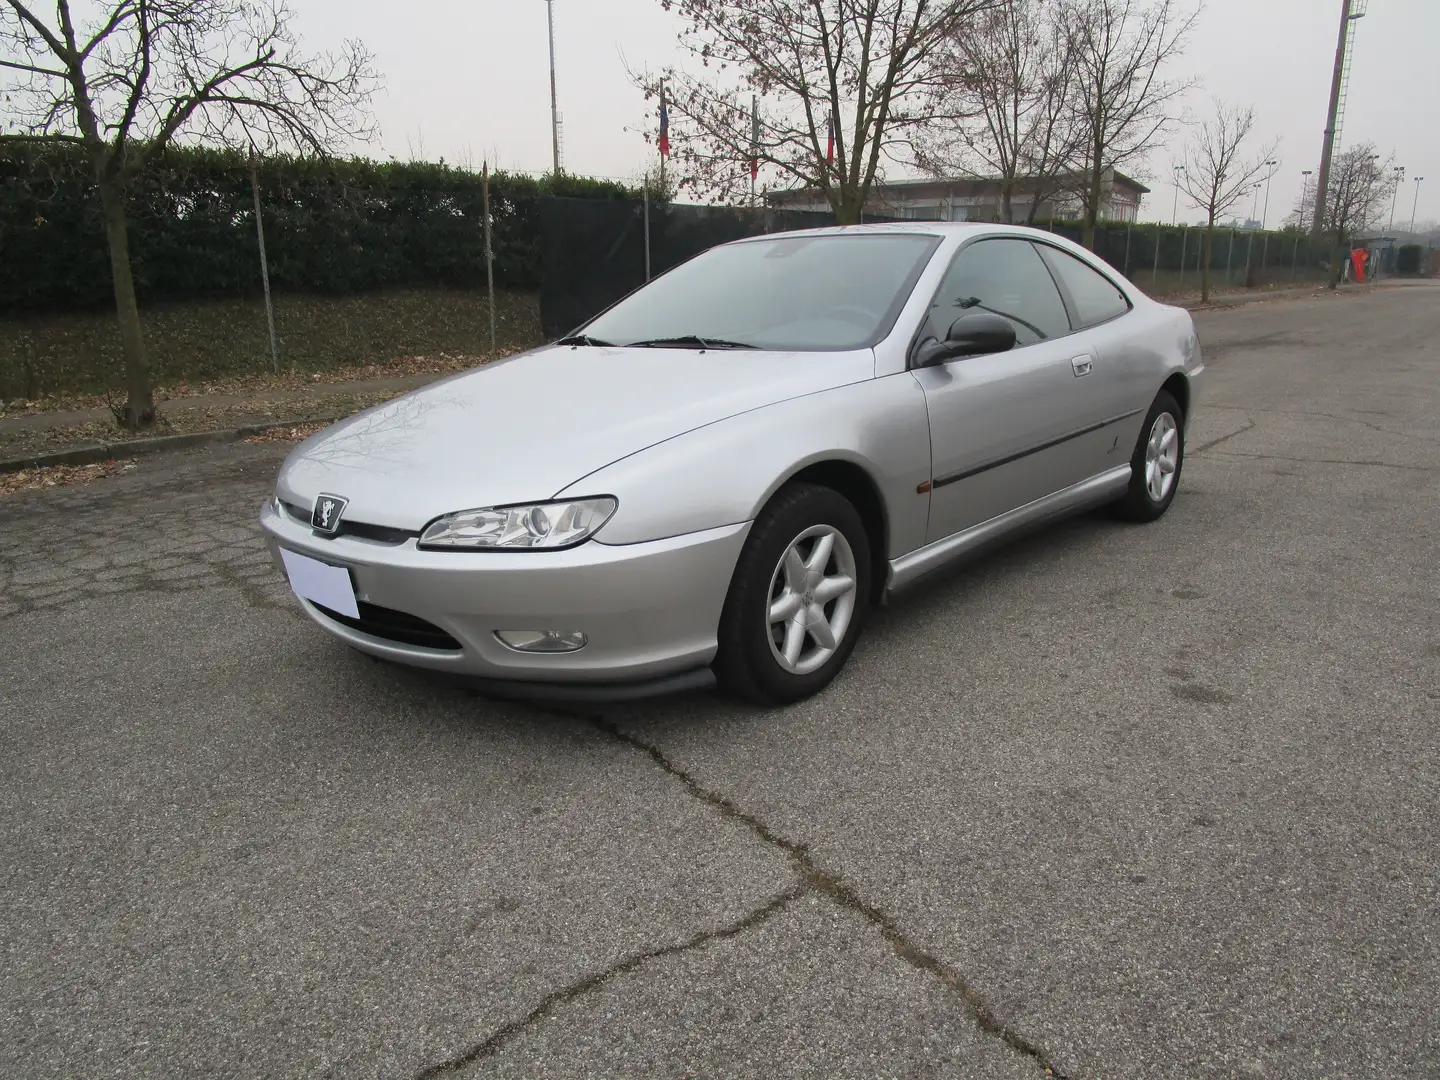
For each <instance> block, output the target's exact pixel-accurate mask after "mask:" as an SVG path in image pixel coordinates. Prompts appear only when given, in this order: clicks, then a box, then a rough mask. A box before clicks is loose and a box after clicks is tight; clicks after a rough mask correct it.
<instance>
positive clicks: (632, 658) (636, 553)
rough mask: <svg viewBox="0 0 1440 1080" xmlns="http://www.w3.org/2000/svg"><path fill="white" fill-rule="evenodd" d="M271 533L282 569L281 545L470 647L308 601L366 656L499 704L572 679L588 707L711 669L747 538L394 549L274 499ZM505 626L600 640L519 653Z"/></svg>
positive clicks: (266, 523) (740, 534)
mask: <svg viewBox="0 0 1440 1080" xmlns="http://www.w3.org/2000/svg"><path fill="white" fill-rule="evenodd" d="M260 524H261V526H262V528H263V529H264V531H265V536H266V542H267V545H268V546H269V548H270V551H271V555H272V557H273V558H274V560H275V562H276V565H277V567H279V568H280V572H281V573H282V574H283V573H284V568H283V564H281V562H280V554H279V553H280V549H281V548H287V549H289V550H291V551H295V552H299V553H300V554H302V555H308V556H310V557H311V558H315V559H320V560H321V561H323V562H327V563H330V564H332V565H336V566H343V567H345V568H347V569H348V570H349V571H350V576H351V580H352V581H353V583H354V587H355V594H356V597H357V599H358V600H359V601H360V602H361V603H362V604H370V605H375V606H377V607H380V608H385V609H389V610H390V611H392V612H403V613H405V614H407V615H411V616H415V617H417V618H419V619H423V620H425V621H426V622H428V623H430V624H432V625H433V626H434V627H438V628H439V629H440V630H443V631H444V632H445V633H446V634H448V635H450V637H451V638H453V639H454V641H453V645H455V646H458V647H448V648H430V647H425V646H421V645H415V644H407V643H405V642H403V641H398V640H394V639H390V638H387V637H383V636H377V635H376V634H373V633H367V632H364V631H363V630H361V629H357V628H356V627H354V626H350V625H345V624H342V623H340V622H338V621H336V620H335V619H333V618H331V617H330V616H328V615H326V614H325V613H324V611H322V610H321V609H319V608H318V607H316V605H314V604H312V603H310V602H309V601H307V600H299V603H300V605H301V607H302V608H303V609H304V610H305V612H306V614H307V615H309V616H310V618H311V619H312V620H314V622H315V623H316V624H317V625H319V626H320V627H322V628H324V629H325V630H326V631H327V632H328V633H330V634H332V635H333V636H335V637H337V638H339V639H341V640H342V641H344V642H346V643H347V644H349V645H351V646H353V647H354V648H356V649H359V650H361V651H363V652H366V653H369V654H371V655H373V656H377V657H380V658H382V659H386V660H392V661H395V662H397V663H402V664H409V665H413V666H416V667H424V668H430V669H432V670H435V671H443V672H449V673H451V674H454V675H460V676H466V677H469V678H471V679H475V680H488V681H489V685H488V691H489V692H493V693H495V694H497V695H500V694H507V695H508V696H516V695H517V693H518V694H519V695H520V696H526V697H529V698H532V699H535V698H539V697H542V696H544V695H543V694H542V693H541V691H550V692H551V695H550V696H551V698H552V699H554V690H555V688H556V685H557V684H566V685H573V686H574V688H575V690H576V693H577V694H580V693H582V692H587V691H586V688H587V687H588V688H589V689H588V695H589V696H588V697H587V698H586V699H587V700H596V698H595V697H594V693H595V690H596V685H595V684H599V685H602V686H603V685H605V684H620V683H631V684H635V683H642V684H643V683H645V682H648V681H649V680H653V679H661V678H664V677H666V676H673V675H681V674H685V673H694V672H696V671H697V669H704V668H705V667H706V665H708V664H709V663H710V661H711V660H712V659H713V658H714V656H715V648H716V629H717V627H718V625H719V622H720V609H721V607H722V606H723V605H724V602H725V594H726V592H727V591H728V590H729V587H730V577H731V575H732V573H733V572H734V568H735V562H736V560H737V558H738V557H739V554H740V547H741V545H742V544H743V543H744V542H745V537H746V535H747V534H748V532H749V523H748V522H744V523H740V524H737V525H728V526H724V527H722V528H718V529H708V530H705V531H703V532H698V533H689V534H686V535H683V536H677V537H671V538H669V539H666V540H655V541H650V542H648V543H642V544H624V545H620V544H616V545H608V544H602V543H600V542H598V541H591V542H589V543H586V544H582V545H580V546H579V547H575V548H570V549H568V550H565V551H552V552H529V551H521V552H454V551H421V550H419V549H418V548H417V547H416V546H415V541H414V540H413V539H410V540H407V541H405V542H404V543H402V544H390V543H382V542H378V541H374V540H368V539H363V538H360V537H353V536H341V537H337V538H335V539H326V538H323V537H318V536H316V535H315V534H314V533H313V532H312V531H311V530H310V528H309V527H308V526H307V525H304V524H301V523H299V522H297V521H295V520H294V519H293V518H291V517H290V516H289V515H288V514H285V513H283V512H282V511H279V510H277V509H276V508H275V506H274V504H273V503H272V502H271V501H269V500H267V501H266V502H265V504H264V506H263V507H262V509H261V512H260ZM499 630H559V631H580V632H581V633H583V634H585V636H586V638H587V639H588V640H587V643H586V645H585V646H584V647H583V648H581V649H579V650H577V651H575V652H571V653H550V654H543V653H521V652H516V651H514V650H512V649H510V648H508V647H507V646H505V645H503V644H501V642H500V641H499V640H498V639H497V638H496V636H495V633H496V631H499ZM706 676H708V672H707V673H704V674H703V675H701V676H693V675H692V677H698V678H700V679H701V680H702V681H703V679H704V677H706ZM527 684H539V686H538V687H536V688H534V689H533V690H532V689H530V688H528V687H527ZM476 685H477V687H479V688H482V689H484V688H485V687H486V685H487V684H486V683H485V682H477V683H476ZM680 688H682V689H683V688H689V687H680ZM616 689H617V690H618V689H619V688H618V687H617V688H616ZM631 689H632V691H633V689H634V688H633V687H632V688H631ZM662 692H670V691H662ZM562 696H563V695H562ZM602 696H603V695H602ZM629 696H635V694H634V693H633V692H632V693H630V694H629ZM640 696H646V695H644V694H643V693H642V694H641V695H640Z"/></svg>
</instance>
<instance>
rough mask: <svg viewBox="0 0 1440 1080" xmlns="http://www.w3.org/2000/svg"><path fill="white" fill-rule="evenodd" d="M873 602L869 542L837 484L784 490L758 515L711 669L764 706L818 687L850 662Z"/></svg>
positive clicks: (733, 584) (723, 615)
mask: <svg viewBox="0 0 1440 1080" xmlns="http://www.w3.org/2000/svg"><path fill="white" fill-rule="evenodd" d="M869 606H870V542H869V537H868V536H867V534H866V532H865V526H864V523H863V522H862V521H861V520H860V514H859V513H858V512H857V511H856V509H855V507H854V506H853V505H852V504H851V503H850V501H849V500H848V499H846V498H845V497H844V496H843V495H841V494H840V493H839V492H838V491H835V490H834V489H832V488H828V487H823V486H821V485H819V484H808V483H796V484H790V485H788V486H787V487H785V488H783V489H781V491H780V492H779V493H778V494H776V496H775V497H774V498H773V499H771V500H770V502H769V504H767V505H766V507H765V509H764V510H762V511H761V512H760V514H759V516H758V517H756V519H755V524H754V525H753V526H751V528H750V535H749V536H748V537H746V539H745V546H744V548H743V549H742V550H741V552H740V558H739V560H738V561H737V562H736V565H735V575H734V577H733V578H732V579H731V582H730V592H729V594H728V595H727V596H726V598H725V608H724V610H723V611H722V612H721V615H720V627H719V635H718V644H719V649H718V651H717V652H716V656H715V673H716V675H717V676H718V677H719V680H720V684H721V686H723V687H724V688H725V689H726V690H727V691H729V692H730V693H732V694H736V695H738V696H740V697H745V698H749V699H750V700H752V701H755V702H758V703H761V704H780V703H785V702H791V701H799V700H800V699H801V698H806V697H809V696H810V695H812V694H815V693H818V692H819V691H820V690H822V689H824V687H825V686H826V685H827V684H828V683H829V682H830V680H831V679H833V678H834V677H835V675H836V674H837V673H838V672H839V670H840V668H841V667H842V666H844V664H845V661H846V659H847V658H848V657H849V655H850V651H851V650H852V649H853V648H854V647H855V640H856V638H857V637H859V634H860V628H861V625H862V624H863V623H864V619H865V615H866V612H867V611H868V610H869Z"/></svg>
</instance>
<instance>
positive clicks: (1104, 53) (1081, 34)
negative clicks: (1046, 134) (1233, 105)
mask: <svg viewBox="0 0 1440 1080" xmlns="http://www.w3.org/2000/svg"><path fill="white" fill-rule="evenodd" d="M1187 2H1188V0H1070V2H1069V5H1068V7H1069V20H1068V21H1069V26H1070V33H1071V35H1072V42H1073V48H1074V53H1073V62H1074V65H1075V87H1076V94H1075V104H1076V108H1077V110H1078V123H1079V124H1080V127H1081V130H1082V133H1083V140H1082V150H1081V154H1082V161H1083V171H1082V176H1081V182H1080V185H1079V187H1080V190H1079V192H1078V193H1077V194H1078V195H1079V196H1080V203H1081V206H1082V207H1083V213H1084V227H1085V234H1084V238H1085V244H1086V246H1087V247H1091V246H1093V245H1094V243H1095V225H1096V223H1097V222H1098V221H1099V219H1100V204H1101V201H1102V199H1103V196H1104V190H1105V178H1106V175H1107V173H1108V171H1109V170H1111V169H1119V168H1121V167H1122V166H1125V165H1127V164H1128V163H1129V162H1131V161H1136V160H1139V159H1141V158H1143V157H1144V156H1145V155H1146V154H1147V153H1148V152H1149V151H1150V150H1151V149H1152V148H1153V147H1154V146H1155V144H1156V142H1157V141H1158V140H1159V138H1160V136H1161V134H1162V133H1163V131H1164V129H1165V127H1166V126H1167V125H1168V124H1169V123H1170V122H1171V121H1172V120H1173V119H1174V117H1173V116H1172V111H1173V109H1174V107H1175V106H1176V105H1178V103H1179V102H1178V99H1179V98H1180V96H1181V95H1182V94H1183V93H1184V92H1185V91H1187V90H1188V89H1189V88H1190V87H1191V86H1193V85H1194V80H1172V79H1165V78H1163V77H1162V72H1163V71H1164V69H1165V67H1166V66H1167V65H1168V64H1169V63H1170V61H1172V60H1174V59H1175V58H1176V57H1178V56H1179V55H1180V54H1181V53H1182V52H1183V51H1184V48H1185V44H1186V40H1187V38H1188V37H1189V34H1190V30H1191V28H1192V27H1193V26H1194V25H1195V20H1196V19H1197V18H1198V17H1199V15H1200V10H1201V9H1200V6H1199V4H1198V2H1197V3H1196V5H1195V6H1194V7H1188V6H1186V4H1187Z"/></svg>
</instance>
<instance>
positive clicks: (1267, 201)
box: [1260, 161, 1278, 230]
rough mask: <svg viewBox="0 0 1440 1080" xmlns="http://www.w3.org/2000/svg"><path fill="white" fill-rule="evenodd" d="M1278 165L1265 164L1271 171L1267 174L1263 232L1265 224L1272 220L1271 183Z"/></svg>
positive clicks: (1261, 226)
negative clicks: (1275, 167)
mask: <svg viewBox="0 0 1440 1080" xmlns="http://www.w3.org/2000/svg"><path fill="white" fill-rule="evenodd" d="M1277 164H1278V162H1274V161H1267V162H1265V167H1266V168H1267V169H1269V170H1270V171H1269V172H1268V173H1266V174H1265V212H1264V213H1263V214H1261V215H1260V228H1261V229H1262V230H1263V229H1264V228H1265V222H1267V221H1269V220H1270V181H1271V180H1272V179H1273V178H1274V176H1275V169H1274V166H1275V165H1277Z"/></svg>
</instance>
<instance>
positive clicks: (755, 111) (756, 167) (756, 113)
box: [750, 94, 760, 180]
mask: <svg viewBox="0 0 1440 1080" xmlns="http://www.w3.org/2000/svg"><path fill="white" fill-rule="evenodd" d="M759 175H760V108H759V106H758V105H757V104H756V101H755V95H754V94H751V95H750V179H751V180H754V179H755V178H756V177H757V176H759Z"/></svg>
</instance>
